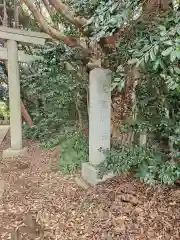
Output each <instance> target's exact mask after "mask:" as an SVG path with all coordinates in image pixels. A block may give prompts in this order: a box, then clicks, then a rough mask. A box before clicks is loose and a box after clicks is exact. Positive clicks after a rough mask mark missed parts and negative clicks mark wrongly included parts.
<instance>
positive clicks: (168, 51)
mask: <svg viewBox="0 0 180 240" xmlns="http://www.w3.org/2000/svg"><path fill="white" fill-rule="evenodd" d="M172 51H173V47H169V48H167V49H166V50H164V51H163V52H162V53H161V54H162V55H163V56H168V55H170V54H171V52H172Z"/></svg>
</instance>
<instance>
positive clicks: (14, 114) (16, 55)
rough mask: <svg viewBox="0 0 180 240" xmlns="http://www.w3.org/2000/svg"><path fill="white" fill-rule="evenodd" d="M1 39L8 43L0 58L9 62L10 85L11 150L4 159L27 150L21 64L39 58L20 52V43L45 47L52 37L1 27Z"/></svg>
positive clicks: (1, 51) (0, 52) (0, 49)
mask: <svg viewBox="0 0 180 240" xmlns="http://www.w3.org/2000/svg"><path fill="white" fill-rule="evenodd" d="M0 38H1V39H4V40H6V41H7V50H6V48H0V58H1V57H2V58H1V59H5V60H8V84H9V106H10V131H11V148H10V149H7V150H5V151H4V152H3V157H13V156H18V155H22V154H24V152H25V148H23V146H22V119H21V96H20V76H19V63H18V62H29V61H33V59H34V60H36V59H37V57H34V56H31V55H27V54H25V53H24V52H23V51H18V42H20V43H22V44H37V45H39V44H40V45H44V44H45V41H46V39H50V38H51V37H50V36H49V35H48V34H45V33H38V32H31V31H25V30H21V29H14V28H8V27H3V26H0Z"/></svg>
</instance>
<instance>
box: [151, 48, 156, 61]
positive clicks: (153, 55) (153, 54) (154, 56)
mask: <svg viewBox="0 0 180 240" xmlns="http://www.w3.org/2000/svg"><path fill="white" fill-rule="evenodd" d="M150 57H151V60H152V61H155V60H156V54H155V52H154V48H152V49H151V51H150Z"/></svg>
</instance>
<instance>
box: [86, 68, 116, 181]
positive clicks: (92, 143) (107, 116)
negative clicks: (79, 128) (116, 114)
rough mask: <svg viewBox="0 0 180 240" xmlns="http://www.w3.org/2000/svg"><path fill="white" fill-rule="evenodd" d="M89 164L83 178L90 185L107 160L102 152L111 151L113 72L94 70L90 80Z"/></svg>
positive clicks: (96, 179)
mask: <svg viewBox="0 0 180 240" xmlns="http://www.w3.org/2000/svg"><path fill="white" fill-rule="evenodd" d="M89 98H90V100H89V104H90V106H89V162H88V163H83V164H82V178H83V179H84V180H85V181H87V182H88V183H90V184H93V185H94V184H97V183H98V182H100V181H104V180H105V179H106V178H107V177H111V176H112V175H110V176H105V177H104V179H103V180H101V179H99V178H98V170H97V165H99V164H100V163H101V162H102V161H104V159H105V155H104V153H103V151H102V150H106V149H110V137H111V136H110V134H111V133H110V126H111V71H110V70H107V69H102V68H96V69H93V70H92V71H91V72H90V78H89Z"/></svg>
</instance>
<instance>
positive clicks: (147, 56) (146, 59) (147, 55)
mask: <svg viewBox="0 0 180 240" xmlns="http://www.w3.org/2000/svg"><path fill="white" fill-rule="evenodd" d="M144 61H145V63H148V61H149V53H146V54H145V56H144Z"/></svg>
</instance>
